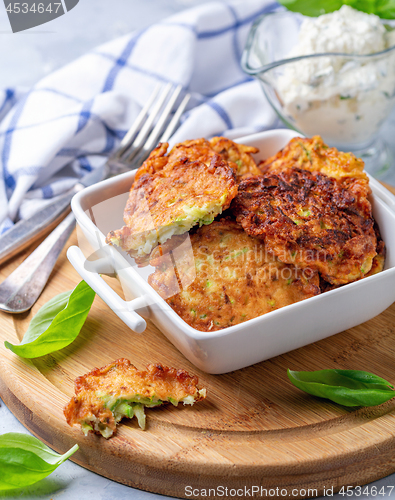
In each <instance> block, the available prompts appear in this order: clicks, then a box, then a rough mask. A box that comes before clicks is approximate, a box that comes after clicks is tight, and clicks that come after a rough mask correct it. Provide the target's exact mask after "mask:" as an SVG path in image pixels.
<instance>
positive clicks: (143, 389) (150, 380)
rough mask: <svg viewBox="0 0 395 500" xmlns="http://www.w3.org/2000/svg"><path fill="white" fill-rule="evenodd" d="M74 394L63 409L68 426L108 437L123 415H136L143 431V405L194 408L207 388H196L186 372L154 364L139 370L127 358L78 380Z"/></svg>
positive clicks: (196, 380) (194, 382)
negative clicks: (187, 405) (181, 405)
mask: <svg viewBox="0 0 395 500" xmlns="http://www.w3.org/2000/svg"><path fill="white" fill-rule="evenodd" d="M75 394H76V395H75V397H73V398H72V399H71V401H70V402H69V403H68V405H67V406H66V407H65V408H64V415H65V417H66V420H67V423H68V424H69V425H74V424H80V425H81V428H82V430H83V432H84V433H85V435H86V434H87V433H88V432H89V431H92V432H96V433H98V434H99V433H100V434H102V435H103V436H104V437H106V438H108V437H110V436H112V435H113V434H114V433H115V432H116V425H117V423H118V422H119V421H120V420H121V419H122V418H123V417H125V416H126V417H128V418H132V417H133V416H136V417H137V419H138V422H139V425H140V427H141V428H143V429H144V427H145V414H144V406H146V407H148V408H149V407H153V406H158V405H161V404H163V403H166V402H170V403H172V404H173V405H175V406H177V405H178V403H179V402H182V403H184V405H185V404H190V405H193V404H194V403H196V402H197V401H200V400H202V399H204V398H205V397H206V389H199V388H198V378H197V377H195V376H191V375H189V373H188V372H186V371H185V370H176V369H175V368H168V367H167V366H162V365H160V364H157V365H148V366H147V371H139V370H137V368H136V367H135V366H133V365H132V364H131V363H130V361H128V360H127V359H118V360H117V361H114V362H113V363H110V364H108V365H106V366H104V367H102V368H95V369H93V370H92V371H91V372H89V373H87V374H86V375H83V376H81V377H78V378H77V379H76V380H75Z"/></svg>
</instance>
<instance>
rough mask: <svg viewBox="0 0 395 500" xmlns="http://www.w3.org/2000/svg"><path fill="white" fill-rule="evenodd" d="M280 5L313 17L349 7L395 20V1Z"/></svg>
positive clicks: (284, 0) (291, 0) (287, 0)
mask: <svg viewBox="0 0 395 500" xmlns="http://www.w3.org/2000/svg"><path fill="white" fill-rule="evenodd" d="M279 3H280V4H282V5H283V6H284V7H286V8H287V9H288V10H291V11H292V12H300V13H301V14H303V15H305V16H311V17H317V16H320V15H321V14H328V13H329V12H334V11H335V10H339V9H340V8H341V6H342V5H349V6H350V7H353V8H354V9H356V10H361V11H362V12H366V13H367V14H376V15H377V16H379V17H381V18H384V19H394V18H395V0H318V1H316V0H279Z"/></svg>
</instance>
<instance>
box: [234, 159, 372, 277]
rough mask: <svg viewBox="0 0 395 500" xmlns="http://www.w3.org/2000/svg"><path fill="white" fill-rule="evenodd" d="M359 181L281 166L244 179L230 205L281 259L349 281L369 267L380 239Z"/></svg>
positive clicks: (255, 234) (247, 227) (359, 275)
mask: <svg viewBox="0 0 395 500" xmlns="http://www.w3.org/2000/svg"><path fill="white" fill-rule="evenodd" d="M359 181H360V180H359V179H357V180H356V181H355V182H356V183H358V182H359ZM355 182H354V181H353V180H352V179H347V180H345V181H338V180H336V179H335V178H333V177H328V176H326V175H324V174H319V173H318V174H314V173H311V172H309V171H307V170H302V169H299V168H289V169H284V170H282V171H281V170H279V171H276V173H266V174H265V175H264V176H263V177H254V178H252V177H250V178H248V179H246V180H244V181H242V182H241V183H240V185H239V192H238V195H237V197H236V198H235V199H234V201H233V203H232V210H233V213H234V215H235V216H236V218H237V221H238V222H240V223H241V225H242V226H243V228H244V230H245V231H246V232H247V233H248V234H249V235H251V236H254V237H258V238H261V239H262V240H263V241H264V242H265V245H266V248H267V250H268V251H269V252H271V253H273V255H275V256H276V257H278V258H279V259H280V260H281V261H282V262H285V263H289V264H295V265H297V266H299V267H302V268H312V269H317V270H318V271H319V273H320V274H321V275H322V278H323V279H324V280H325V281H328V282H329V283H331V284H335V285H340V284H345V283H349V282H351V281H354V280H356V279H359V278H361V277H363V276H364V275H365V274H367V273H368V272H369V271H370V269H371V267H372V261H373V258H374V256H375V255H376V245H377V240H376V235H375V232H374V229H373V218H372V209H371V205H370V203H369V201H368V199H367V198H366V196H365V192H364V190H362V194H361V195H360V196H358V189H357V185H356V184H355ZM350 186H351V188H350Z"/></svg>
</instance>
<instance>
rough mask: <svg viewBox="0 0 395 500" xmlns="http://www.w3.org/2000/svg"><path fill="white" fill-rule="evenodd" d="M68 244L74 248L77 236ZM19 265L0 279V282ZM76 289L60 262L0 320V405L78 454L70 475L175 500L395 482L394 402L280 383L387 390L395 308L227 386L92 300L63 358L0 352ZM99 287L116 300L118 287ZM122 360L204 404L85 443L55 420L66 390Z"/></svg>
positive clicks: (154, 332) (165, 410)
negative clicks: (27, 302)
mask: <svg viewBox="0 0 395 500" xmlns="http://www.w3.org/2000/svg"><path fill="white" fill-rule="evenodd" d="M69 243H70V244H76V236H75V234H74V235H73V236H72V237H71V239H70V241H69ZM25 256H26V255H24V254H21V255H19V256H18V257H17V258H15V259H14V260H13V261H11V262H10V263H9V264H8V265H7V266H6V267H2V268H1V270H0V279H1V280H2V279H4V278H5V277H6V276H8V275H9V274H10V272H11V271H12V270H13V269H14V268H15V267H16V266H17V265H18V264H19V263H20V262H21V261H22V260H23V258H24V257H25ZM79 280H80V279H79V276H78V275H77V273H76V272H75V270H74V269H73V268H72V266H71V265H70V264H69V262H68V261H67V259H66V256H65V252H63V254H62V256H61V258H60V259H59V261H58V263H57V265H56V268H55V270H54V272H53V274H52V276H51V279H50V281H49V283H48V286H47V287H46V289H45V290H44V292H43V294H42V296H41V297H40V299H39V301H38V303H37V304H36V305H35V306H34V307H33V310H32V311H31V312H30V313H26V314H23V315H21V316H10V315H7V314H4V313H0V326H1V327H0V395H1V397H2V398H3V400H4V402H5V403H6V405H7V406H8V407H9V408H10V409H11V411H12V412H13V413H14V415H15V416H16V417H17V418H18V419H19V420H20V421H21V422H22V423H23V424H24V425H25V426H26V427H27V428H28V429H29V430H30V431H31V432H32V433H33V434H35V435H36V436H37V437H39V438H40V439H42V440H43V441H44V442H45V443H47V444H48V445H49V446H51V447H52V448H54V449H55V450H57V451H58V452H64V451H66V450H67V449H69V448H70V447H71V446H72V445H73V444H75V443H78V444H79V446H80V450H79V451H78V452H77V453H76V454H75V455H73V457H72V460H73V461H75V462H76V463H78V464H80V465H82V466H83V467H86V468H88V469H90V470H92V471H94V472H97V473H98V474H101V475H103V476H106V477H108V478H110V479H113V480H115V481H119V482H121V483H124V484H127V485H130V486H133V487H136V488H140V489H143V490H147V491H151V492H155V493H161V494H165V495H171V496H176V497H184V498H188V497H190V496H191V493H193V494H194V498H200V497H202V498H203V497H204V498H215V496H219V493H221V492H222V493H224V494H223V496H224V498H227V497H232V496H235V494H237V495H239V496H240V493H242V494H243V496H249V495H248V493H251V494H252V493H257V496H265V493H267V494H266V496H281V497H283V498H303V497H315V496H319V495H322V494H324V492H325V491H324V489H325V490H328V488H332V487H333V488H334V490H333V491H335V492H336V491H338V490H339V488H341V487H342V486H349V485H362V484H365V483H367V482H371V481H373V480H376V479H379V478H382V477H384V476H386V475H388V474H391V473H393V472H395V454H394V446H395V399H393V400H391V401H388V402H387V403H385V404H383V405H381V406H377V407H371V408H357V409H351V408H345V407H342V406H338V405H335V404H332V403H331V402H329V401H325V400H321V399H318V398H314V397H312V396H309V395H307V394H305V393H303V392H301V391H299V390H298V389H296V388H295V387H294V386H293V385H292V384H291V383H290V382H289V381H288V378H287V374H286V369H287V368H290V369H293V370H317V369H323V368H340V369H357V370H366V371H370V372H373V373H376V374H377V375H380V376H381V377H383V378H385V379H386V380H389V381H390V382H391V383H393V384H395V304H394V305H392V306H391V307H390V308H388V309H387V310H386V311H385V312H384V313H382V314H381V315H379V316H377V317H376V318H374V319H372V320H371V321H368V322H367V323H364V324H362V325H359V326H358V327H356V328H352V329H351V330H348V331H346V332H343V333H340V334H338V335H335V336H332V337H330V338H327V339H325V340H322V341H320V342H317V343H315V344H311V345H309V346H306V347H303V348H301V349H298V350H295V351H292V352H290V353H288V354H284V355H282V356H278V357H276V358H273V359H270V360H268V361H265V362H262V363H259V364H256V365H254V366H251V367H248V368H244V369H242V370H238V371H235V372H232V373H228V374H226V375H208V374H206V373H203V372H201V371H200V370H198V369H196V368H195V367H194V366H193V365H192V364H191V363H189V362H188V361H187V360H186V359H185V358H184V357H183V355H182V354H180V353H179V352H178V351H177V350H176V348H175V347H173V345H172V344H171V343H170V342H169V341H168V340H167V339H166V338H165V337H164V336H163V335H162V334H161V332H160V331H159V330H158V329H157V328H156V327H155V326H154V325H153V324H152V323H150V322H148V328H147V330H146V331H145V332H144V333H142V334H136V333H133V332H132V331H130V330H129V329H128V328H127V327H126V326H125V325H124V324H123V323H122V322H121V321H120V320H119V319H118V318H117V316H116V315H115V314H114V313H113V312H112V311H111V310H110V309H109V308H108V306H107V305H106V304H105V303H104V302H103V301H102V300H101V299H100V298H98V297H96V299H95V302H94V304H93V307H92V310H91V312H90V313H89V316H88V319H87V321H86V323H85V325H84V327H83V329H82V331H81V333H80V335H79V337H78V338H77V340H76V341H75V342H74V343H73V344H72V345H70V346H69V347H67V348H65V349H63V350H61V351H59V352H56V353H54V354H51V355H47V356H44V357H42V358H38V359H35V360H31V361H29V360H23V359H21V358H19V357H18V356H16V355H14V354H13V353H12V352H11V351H9V350H7V349H6V348H5V347H4V344H3V341H4V340H8V341H10V342H12V343H18V342H19V341H20V340H21V339H22V337H23V335H24V332H25V331H26V328H27V326H28V324H29V321H30V320H31V318H32V316H33V315H34V314H35V313H36V312H37V310H38V309H39V308H40V307H41V306H42V305H43V304H44V303H45V302H46V301H48V300H49V299H50V298H52V297H53V296H54V295H55V294H57V293H60V292H62V291H64V290H69V289H72V288H73V287H74V286H75V285H76V284H77V283H78V282H79ZM108 280H109V281H108V282H109V283H111V285H112V286H113V287H114V289H115V290H116V291H117V292H118V293H120V294H122V291H121V289H120V287H119V285H118V282H117V281H116V280H114V279H108ZM350 314H353V311H350ZM306 321H309V318H306ZM317 328H320V325H319V324H317ZM289 335H292V331H290V332H289ZM235 356H237V353H235ZM121 357H125V358H128V359H130V360H131V361H132V363H133V364H134V365H135V366H137V367H138V368H139V369H142V368H144V367H145V366H146V364H148V363H150V362H159V363H162V364H165V365H168V366H174V367H177V368H185V369H187V370H188V371H189V372H190V373H193V374H196V375H198V376H199V379H200V384H201V386H204V387H207V394H208V396H207V399H206V400H205V401H203V402H201V403H198V404H196V405H195V406H193V407H189V406H185V407H183V406H179V407H178V408H175V407H173V406H171V405H170V406H166V407H159V408H153V409H148V410H147V411H146V414H147V428H146V430H145V431H142V430H141V429H140V428H139V427H138V425H137V422H136V420H135V419H133V420H131V421H123V422H122V424H121V425H120V426H119V429H118V433H117V435H116V436H114V437H112V438H111V439H109V440H105V439H104V438H102V437H99V436H96V435H89V436H88V437H85V436H84V435H83V434H82V433H81V431H80V429H79V428H78V427H74V428H71V427H69V426H68V425H67V423H66V421H65V418H64V416H63V407H64V405H65V404H66V403H67V402H68V400H69V399H70V398H71V397H72V395H73V391H74V388H73V381H74V379H75V378H76V377H77V376H79V375H82V374H84V373H86V372H88V371H90V370H91V369H92V368H94V367H99V366H104V365H105V364H107V363H109V362H111V361H113V360H115V359H117V358H121ZM252 487H254V489H252ZM225 488H228V490H227V493H228V494H226V490H225ZM260 488H263V490H261V489H260ZM276 488H278V490H276ZM192 489H193V490H196V491H192ZM209 489H211V491H209ZM213 489H215V491H213ZM232 489H239V490H240V489H244V491H239V492H234V491H233V492H232V491H231V490H232ZM265 489H266V490H267V491H266V492H265V491H264V490H265Z"/></svg>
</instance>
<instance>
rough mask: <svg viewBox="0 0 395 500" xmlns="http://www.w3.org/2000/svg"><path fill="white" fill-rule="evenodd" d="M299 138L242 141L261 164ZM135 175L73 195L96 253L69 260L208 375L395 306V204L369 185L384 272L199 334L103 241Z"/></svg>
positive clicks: (270, 134)
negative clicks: (117, 287) (108, 277)
mask: <svg viewBox="0 0 395 500" xmlns="http://www.w3.org/2000/svg"><path fill="white" fill-rule="evenodd" d="M296 135H298V134H296V133H295V132H293V131H290V130H273V131H267V132H262V133H258V134H254V135H250V136H247V137H243V138H240V139H239V140H238V142H241V143H243V144H247V145H252V146H256V147H258V148H259V150H260V151H259V153H258V154H257V155H256V159H257V160H261V159H264V158H267V157H268V156H271V155H273V154H275V153H276V152H277V151H278V150H280V149H281V148H283V147H284V146H285V145H286V144H287V143H288V141H289V140H290V139H291V138H292V137H294V136H296ZM134 175H135V172H130V173H129V172H128V173H126V174H122V175H119V176H117V177H113V178H111V179H107V180H104V181H102V182H99V183H97V184H95V185H93V186H90V187H88V188H86V189H84V190H83V191H81V192H79V193H78V194H76V195H75V197H74V198H73V200H72V210H73V212H74V215H75V217H76V219H77V222H78V224H79V226H80V228H81V229H82V232H83V234H84V236H85V238H86V239H87V241H88V242H89V244H90V246H91V247H92V249H93V252H94V253H93V254H92V249H91V250H90V251H89V252H87V251H86V250H85V255H84V253H83V252H82V251H81V249H80V248H77V247H70V248H69V251H68V258H69V260H70V262H71V263H72V264H73V266H74V267H75V268H76V270H77V271H78V272H79V274H80V275H81V277H82V278H83V279H85V280H86V281H87V282H88V283H89V284H90V285H91V286H92V288H93V289H94V290H95V291H96V292H97V294H98V295H99V296H100V297H101V298H102V299H103V300H104V301H105V302H106V303H107V304H108V305H109V306H110V307H111V308H112V309H113V310H114V312H115V313H116V314H118V316H119V317H120V318H121V319H122V320H123V321H124V322H125V323H126V324H127V325H128V326H129V327H130V328H131V329H133V330H135V331H138V332H142V331H143V330H144V329H145V326H146V323H145V320H144V319H143V317H146V318H150V319H151V320H152V321H153V323H154V324H155V325H156V326H157V327H158V328H159V329H160V330H161V331H162V332H163V334H164V335H165V336H166V337H167V338H168V339H169V340H170V341H171V342H172V343H173V344H174V345H175V346H176V347H177V349H179V350H180V351H181V352H182V353H183V354H184V356H185V357H186V358H187V359H189V360H190V361H191V362H192V363H193V364H194V365H196V366H197V367H198V368H200V369H201V370H203V371H205V372H208V373H213V374H219V373H226V372H229V371H232V370H237V369H239V368H243V367H245V366H249V365H252V364H254V363H258V362H260V361H263V360H265V359H268V358H271V357H273V356H277V355H279V354H282V353H284V352H288V351H291V350H292V349H296V348H299V347H302V346H304V345H307V344H309V343H311V342H316V341H318V340H321V339H323V338H325V337H328V336H330V335H334V334H336V333H339V332H341V331H343V330H346V329H348V328H351V327H353V326H356V325H358V324H360V323H363V322H365V321H367V320H369V319H371V318H373V317H374V316H376V315H377V314H380V313H381V312H382V311H384V310H385V309H386V308H387V307H389V306H390V305H391V304H392V303H393V302H394V301H395V197H394V196H393V195H392V194H391V193H390V192H389V191H388V190H387V189H385V188H384V187H383V186H381V184H379V183H378V182H377V181H376V180H374V179H372V178H371V179H370V182H371V187H372V191H373V195H372V204H373V213H374V217H375V219H376V220H377V222H378V224H379V227H380V231H381V234H382V237H383V240H384V241H385V243H386V248H387V257H386V265H385V270H384V271H383V272H381V273H379V274H376V275H373V276H370V277H368V278H364V279H363V280H360V281H357V282H354V283H350V284H348V285H345V286H343V287H341V288H338V289H335V290H332V291H329V292H326V293H323V294H322V295H318V296H315V297H312V298H309V299H306V300H304V301H302V302H298V303H296V304H292V305H290V306H286V307H283V308H282V309H278V310H275V311H273V312H270V313H268V314H266V315H264V316H260V317H258V318H255V319H252V320H249V321H246V322H245V323H242V324H239V325H235V326H232V327H229V328H225V329H223V330H219V331H215V332H201V331H198V330H195V329H194V328H191V327H190V326H189V325H188V324H187V323H185V322H184V321H183V320H182V319H181V318H180V317H179V316H178V315H177V314H176V313H175V312H174V311H173V310H172V309H171V307H170V306H169V305H168V304H167V303H166V302H165V301H164V300H163V299H162V298H161V297H160V296H159V295H158V294H157V293H156V292H155V290H154V289H153V288H151V287H150V285H148V283H147V277H148V275H149V274H150V273H152V272H153V270H154V269H153V268H152V267H150V266H148V267H145V268H138V267H137V266H136V265H135V263H134V261H133V259H131V258H130V257H129V256H128V255H127V254H126V253H125V252H123V251H121V250H119V249H117V248H115V247H112V246H109V245H107V244H106V243H105V235H106V234H107V233H108V232H109V231H110V230H114V229H118V228H120V227H122V225H123V210H124V207H125V204H126V200H127V197H128V192H129V189H130V186H131V185H132V182H133V179H134ZM82 246H83V245H82V244H81V243H80V247H81V248H82ZM87 253H90V254H91V255H90V256H89V255H87ZM86 257H88V259H87V258H86ZM111 273H112V274H114V273H115V275H116V276H117V278H118V279H119V280H120V282H121V284H122V287H123V290H124V293H125V297H127V299H128V300H126V301H124V300H123V299H121V298H120V297H119V296H118V295H117V294H116V293H115V292H114V291H113V290H112V289H111V288H110V287H109V286H108V285H107V284H106V283H105V281H104V280H103V279H102V278H101V277H100V274H111ZM129 299H131V300H129ZM130 335H133V332H132V331H131V332H130Z"/></svg>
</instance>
